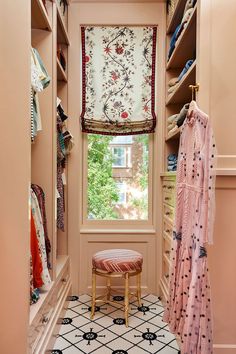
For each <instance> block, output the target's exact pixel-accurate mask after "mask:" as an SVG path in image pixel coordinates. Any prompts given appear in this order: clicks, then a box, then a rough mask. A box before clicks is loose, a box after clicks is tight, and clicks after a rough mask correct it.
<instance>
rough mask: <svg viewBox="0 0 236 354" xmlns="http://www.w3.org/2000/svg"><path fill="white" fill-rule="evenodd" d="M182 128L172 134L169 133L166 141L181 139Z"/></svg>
mask: <svg viewBox="0 0 236 354" xmlns="http://www.w3.org/2000/svg"><path fill="white" fill-rule="evenodd" d="M179 135H180V128H178V130H176V131H175V132H173V133H171V134H167V136H166V139H165V141H169V140H175V139H179Z"/></svg>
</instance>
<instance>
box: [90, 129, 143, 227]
mask: <svg viewBox="0 0 236 354" xmlns="http://www.w3.org/2000/svg"><path fill="white" fill-rule="evenodd" d="M87 136H88V138H87V139H88V140H87V143H88V145H87V151H88V155H87V178H86V182H87V188H85V189H84V190H85V191H86V194H87V196H86V198H85V200H86V201H87V209H86V214H85V215H86V216H85V217H86V219H87V220H88V219H89V220H148V216H149V194H150V189H149V170H150V163H149V162H150V161H149V159H150V156H149V155H150V154H149V150H150V149H149V147H150V146H149V145H150V143H149V139H150V138H149V135H147V134H145V135H134V136H125V137H115V138H114V137H112V136H106V135H96V134H88V135H87ZM121 138H122V139H121ZM131 167H132V168H131Z"/></svg>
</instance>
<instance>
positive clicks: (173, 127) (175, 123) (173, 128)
mask: <svg viewBox="0 0 236 354" xmlns="http://www.w3.org/2000/svg"><path fill="white" fill-rule="evenodd" d="M188 109H189V103H186V104H185V105H184V106H183V107H182V108H181V111H180V112H179V113H177V114H173V115H172V116H170V117H168V118H167V136H168V135H172V134H174V133H175V132H177V131H178V128H179V127H181V125H182V124H183V123H184V120H185V118H186V115H187V113H188Z"/></svg>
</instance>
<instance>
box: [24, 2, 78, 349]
mask: <svg viewBox="0 0 236 354" xmlns="http://www.w3.org/2000/svg"><path fill="white" fill-rule="evenodd" d="M31 27H32V30H31V44H32V47H34V48H36V49H37V50H38V52H39V55H40V57H41V58H42V61H43V63H44V65H45V68H46V69H47V71H48V74H49V76H50V84H49V85H48V87H47V88H46V89H45V90H44V91H43V92H40V93H39V106H40V113H41V120H42V130H41V131H39V132H38V134H37V137H36V138H35V141H34V143H33V144H32V145H31V182H32V183H36V184H38V185H40V186H41V187H42V189H43V190H44V192H45V205H46V214H47V226H48V236H49V239H50V243H51V254H50V263H51V269H50V275H51V279H52V283H51V284H50V286H49V287H48V288H47V289H46V290H45V291H44V292H41V293H40V299H39V300H38V302H37V303H35V304H33V305H31V306H30V318H29V342H28V343H29V345H28V346H29V348H28V350H29V353H32V354H33V353H38V354H41V353H44V352H45V351H46V349H49V350H50V349H51V348H53V343H52V342H53V339H52V338H53V336H52V334H53V333H54V331H55V330H56V329H57V330H58V328H57V323H58V320H59V317H60V313H61V311H62V310H63V307H64V303H65V299H66V297H67V295H68V294H69V292H70V288H71V280H70V267H69V257H68V241H67V238H68V234H67V225H65V232H60V231H58V230H57V223H56V220H57V97H59V98H60V99H61V103H62V106H63V108H64V110H65V112H67V109H68V96H67V86H68V79H67V66H68V45H69V36H68V33H67V9H65V12H64V15H63V9H61V7H60V4H59V2H51V1H46V3H45V4H44V3H43V1H41V0H32V1H31ZM59 46H60V50H62V51H63V55H64V58H65V61H66V67H65V68H63V67H62V65H61V63H60V60H59V58H58V56H57V53H58V47H59ZM29 139H30V137H29ZM65 175H66V173H65ZM65 187H66V186H65ZM66 198H67V193H66V188H65V205H66V210H65V220H67V217H66V215H67V202H66ZM65 223H66V222H65ZM54 339H55V338H54Z"/></svg>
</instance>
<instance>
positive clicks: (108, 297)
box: [107, 276, 111, 301]
mask: <svg viewBox="0 0 236 354" xmlns="http://www.w3.org/2000/svg"><path fill="white" fill-rule="evenodd" d="M110 298H111V278H110V277H109V276H108V277H107V301H110Z"/></svg>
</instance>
